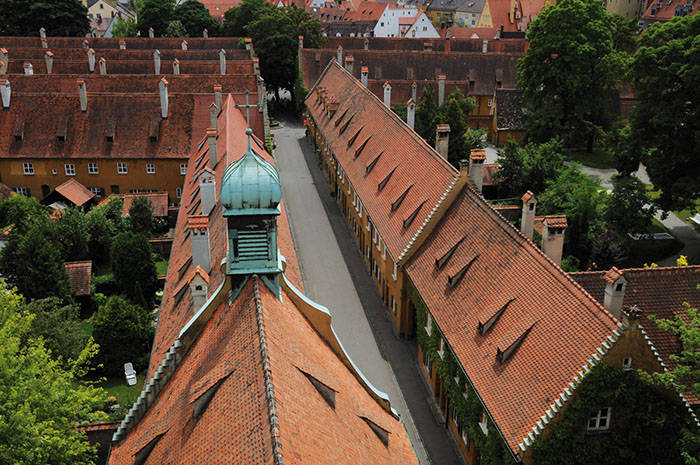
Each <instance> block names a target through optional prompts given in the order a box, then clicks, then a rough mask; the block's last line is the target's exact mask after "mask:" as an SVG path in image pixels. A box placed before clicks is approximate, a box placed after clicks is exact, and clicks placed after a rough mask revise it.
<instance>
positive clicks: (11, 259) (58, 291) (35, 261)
mask: <svg viewBox="0 0 700 465" xmlns="http://www.w3.org/2000/svg"><path fill="white" fill-rule="evenodd" d="M49 221H50V220H44V221H36V222H33V223H32V225H31V226H29V227H28V229H26V230H25V229H24V228H20V227H16V228H14V229H13V230H12V232H11V233H10V236H9V239H8V241H7V245H6V246H5V247H4V248H3V249H2V250H1V251H0V274H1V275H2V276H3V277H4V278H5V279H6V280H7V282H8V283H10V284H11V285H13V286H16V287H17V288H18V289H19V291H20V292H21V293H22V295H24V297H25V298H27V299H28V300H33V299H43V298H46V297H52V296H56V297H58V298H60V299H62V300H63V301H65V302H71V301H72V300H73V297H72V291H71V287H70V281H69V280H68V273H67V272H66V269H65V267H64V265H63V259H62V257H61V252H60V248H58V247H56V245H55V244H53V243H52V242H51V241H50V240H49V238H48V237H47V233H46V232H47V231H48V230H49V227H48V226H50V224H49Z"/></svg>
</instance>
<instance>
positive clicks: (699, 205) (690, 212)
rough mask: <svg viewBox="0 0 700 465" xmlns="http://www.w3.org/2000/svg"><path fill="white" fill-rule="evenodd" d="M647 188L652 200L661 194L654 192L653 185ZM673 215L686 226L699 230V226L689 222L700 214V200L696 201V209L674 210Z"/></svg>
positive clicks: (647, 185) (648, 185)
mask: <svg viewBox="0 0 700 465" xmlns="http://www.w3.org/2000/svg"><path fill="white" fill-rule="evenodd" d="M645 186H646V189H647V194H649V197H650V198H652V199H656V198H658V197H659V195H660V194H661V192H660V191H658V190H654V186H652V185H651V184H645ZM673 213H674V214H675V215H676V216H677V217H678V218H680V220H681V221H683V222H685V223H686V224H688V225H690V226H691V227H693V228H697V227H698V225H697V224H695V223H694V222H692V221H690V220H688V218H689V217H692V216H695V214H696V213H700V199H697V200H695V207H689V208H686V209H685V210H673Z"/></svg>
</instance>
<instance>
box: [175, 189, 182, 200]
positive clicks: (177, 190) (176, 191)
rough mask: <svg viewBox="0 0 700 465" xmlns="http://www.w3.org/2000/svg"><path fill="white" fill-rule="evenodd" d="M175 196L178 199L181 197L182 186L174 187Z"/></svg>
mask: <svg viewBox="0 0 700 465" xmlns="http://www.w3.org/2000/svg"><path fill="white" fill-rule="evenodd" d="M175 197H177V198H178V199H181V198H182V187H176V188H175Z"/></svg>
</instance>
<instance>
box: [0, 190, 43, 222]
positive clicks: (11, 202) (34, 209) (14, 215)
mask: <svg viewBox="0 0 700 465" xmlns="http://www.w3.org/2000/svg"><path fill="white" fill-rule="evenodd" d="M48 214H49V211H48V208H46V207H44V206H43V205H41V204H40V203H39V202H38V201H37V199H35V198H34V197H25V196H23V195H11V196H10V197H9V198H7V199H5V200H2V201H0V228H3V227H5V226H9V225H11V224H20V223H23V222H25V221H27V220H30V219H37V218H38V217H40V216H45V217H46V216H48Z"/></svg>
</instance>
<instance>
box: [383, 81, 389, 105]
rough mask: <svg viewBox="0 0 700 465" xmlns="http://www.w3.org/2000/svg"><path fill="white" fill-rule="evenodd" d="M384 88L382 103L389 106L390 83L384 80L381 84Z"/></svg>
mask: <svg viewBox="0 0 700 465" xmlns="http://www.w3.org/2000/svg"><path fill="white" fill-rule="evenodd" d="M382 87H383V88H384V105H386V106H387V107H389V108H391V85H390V84H389V81H386V82H385V83H384V85H383V86H382Z"/></svg>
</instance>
